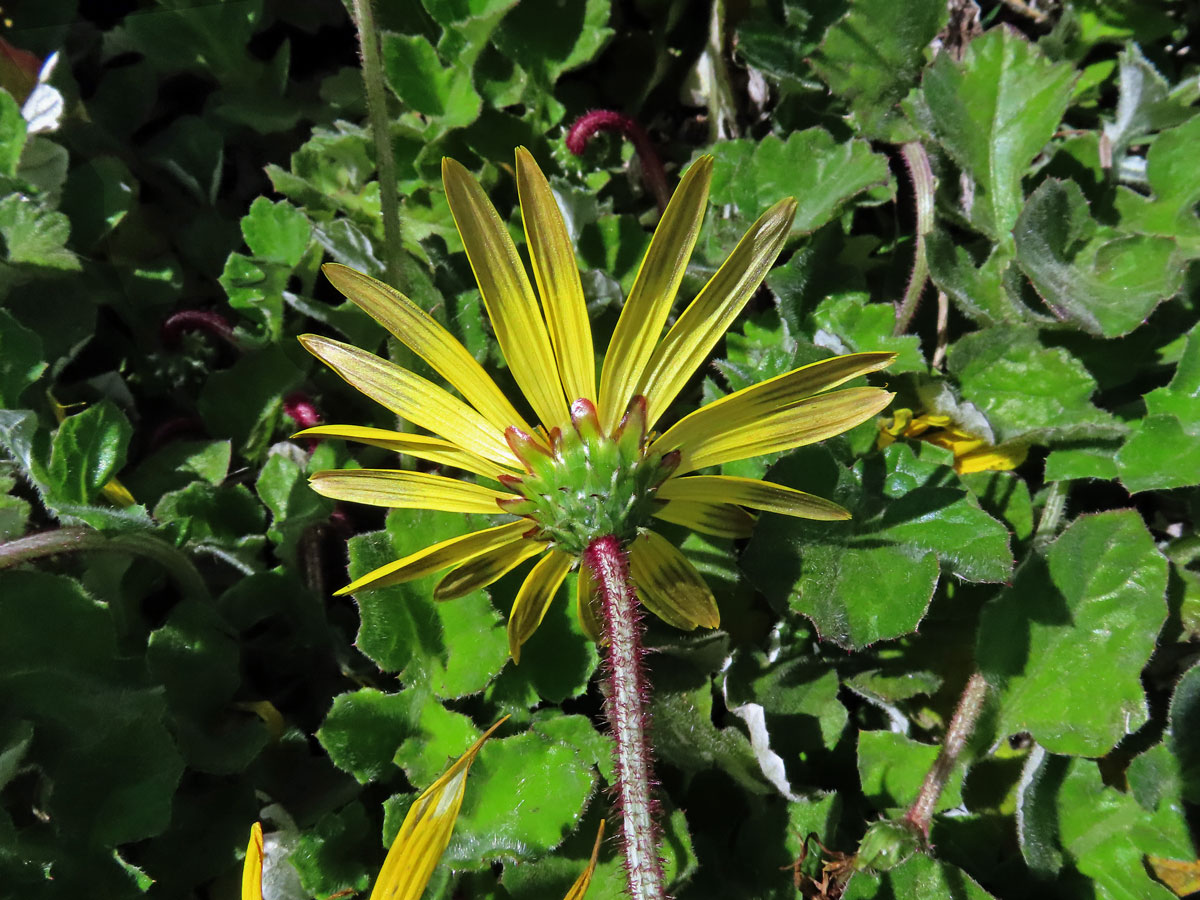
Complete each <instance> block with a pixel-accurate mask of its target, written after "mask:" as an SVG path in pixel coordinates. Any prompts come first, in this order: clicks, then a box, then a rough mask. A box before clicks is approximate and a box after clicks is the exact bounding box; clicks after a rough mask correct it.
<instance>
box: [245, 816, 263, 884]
mask: <svg viewBox="0 0 1200 900" xmlns="http://www.w3.org/2000/svg"><path fill="white" fill-rule="evenodd" d="M262 872H263V833H262V825H260V824H259V823H258V822H255V823H254V824H253V825H251V826H250V844H249V845H248V846H247V847H246V862H245V864H244V865H243V866H242V900H262Z"/></svg>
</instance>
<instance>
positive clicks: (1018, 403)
mask: <svg viewBox="0 0 1200 900" xmlns="http://www.w3.org/2000/svg"><path fill="white" fill-rule="evenodd" d="M946 362H947V365H948V367H949V369H950V371H951V372H952V373H953V374H954V375H955V376H956V377H957V378H958V382H959V385H960V386H961V388H962V395H963V399H965V400H969V401H970V402H972V403H974V404H975V405H976V406H977V407H978V408H979V409H980V410H982V411H983V413H984V415H986V416H987V419H988V421H989V422H990V423H991V425H992V429H993V430H994V431H995V434H996V440H997V441H998V442H1004V441H1009V440H1013V439H1014V438H1021V439H1023V440H1027V441H1029V442H1030V443H1047V442H1050V441H1062V440H1075V439H1083V438H1114V437H1119V436H1120V435H1121V434H1122V433H1123V432H1124V431H1125V429H1124V427H1123V426H1122V425H1121V424H1119V423H1118V422H1117V421H1116V420H1115V419H1114V418H1113V417H1112V416H1111V415H1109V414H1108V413H1106V412H1103V411H1102V410H1099V409H1097V408H1096V407H1095V406H1093V405H1092V404H1091V402H1090V398H1091V396H1092V394H1093V393H1094V392H1095V390H1096V381H1095V379H1094V378H1092V376H1091V374H1090V373H1089V372H1088V371H1087V369H1086V368H1084V366H1083V364H1082V363H1081V362H1080V361H1079V360H1078V359H1076V358H1075V357H1073V356H1072V355H1071V354H1070V353H1068V352H1067V351H1066V350H1064V349H1063V348H1061V347H1045V346H1043V345H1042V343H1041V341H1039V340H1038V337H1037V333H1036V332H1035V331H1033V330H1032V329H1018V328H1002V327H997V328H989V329H986V330H984V331H976V332H972V333H971V334H968V335H966V336H965V337H963V338H961V339H959V340H958V341H956V342H955V343H954V345H953V346H952V347H951V348H950V353H949V354H948V356H947V359H946Z"/></svg>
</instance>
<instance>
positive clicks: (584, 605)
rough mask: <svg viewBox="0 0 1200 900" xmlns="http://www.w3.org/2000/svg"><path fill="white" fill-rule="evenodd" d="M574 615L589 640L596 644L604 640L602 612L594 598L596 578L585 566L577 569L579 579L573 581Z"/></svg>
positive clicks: (595, 597) (597, 598)
mask: <svg viewBox="0 0 1200 900" xmlns="http://www.w3.org/2000/svg"><path fill="white" fill-rule="evenodd" d="M575 615H576V617H577V618H578V619H579V627H580V628H582V629H583V633H584V634H586V635H587V636H588V638H589V639H591V640H593V641H595V642H596V643H600V641H601V640H603V639H604V623H603V621H602V620H603V617H604V611H603V610H602V609H601V608H600V598H599V597H597V596H596V578H595V576H594V575H592V570H591V569H589V568H588V567H587V566H580V567H579V577H578V578H577V579H576V581H575Z"/></svg>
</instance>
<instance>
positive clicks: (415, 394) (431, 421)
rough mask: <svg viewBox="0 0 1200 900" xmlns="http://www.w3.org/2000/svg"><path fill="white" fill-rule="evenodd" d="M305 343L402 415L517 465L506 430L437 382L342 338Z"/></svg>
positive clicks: (309, 338) (306, 338) (307, 338)
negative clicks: (507, 440)
mask: <svg viewBox="0 0 1200 900" xmlns="http://www.w3.org/2000/svg"><path fill="white" fill-rule="evenodd" d="M300 343H301V344H303V345H304V347H305V349H306V350H308V352H309V353H311V354H312V355H313V356H315V357H317V359H319V360H321V361H322V362H323V363H325V365H327V366H329V367H330V368H331V369H333V370H334V371H335V372H337V373H338V374H339V375H341V376H342V378H344V379H345V380H346V382H347V383H348V384H350V385H351V386H352V387H354V388H355V389H357V390H359V391H361V392H362V393H363V394H366V395H367V396H368V397H370V398H371V399H372V400H374V401H375V402H376V403H379V404H380V405H382V406H384V407H386V408H388V409H390V410H391V411H392V412H394V413H395V414H396V415H398V416H400V417H401V418H402V419H407V420H408V421H410V422H412V423H413V424H414V425H419V426H420V427H422V428H426V429H428V430H429V431H432V432H434V433H435V434H440V435H441V436H442V437H444V438H446V439H448V440H451V441H453V442H454V443H455V444H458V445H459V446H460V447H462V448H463V449H464V450H470V451H471V452H472V453H476V454H478V455H479V456H483V457H485V458H487V459H490V460H492V461H493V462H498V463H503V464H504V465H507V466H515V465H518V462H517V458H516V457H515V456H513V452H512V450H510V449H509V447H508V444H506V443H505V442H504V437H503V432H502V431H500V430H498V429H497V428H496V426H494V425H492V424H491V423H490V422H489V421H488V420H487V419H485V418H484V417H483V416H481V415H480V414H479V413H478V412H476V411H475V410H474V409H472V408H471V407H469V406H467V404H465V403H463V402H462V401H461V400H459V399H458V398H457V397H453V396H451V395H450V394H448V393H446V391H444V390H442V389H441V388H440V387H438V386H437V385H436V384H434V383H433V382H431V381H427V380H426V379H424V378H422V377H421V376H420V375H416V374H414V373H413V372H410V371H408V370H407V369H402V368H400V367H399V366H397V365H396V364H395V363H390V362H388V361H387V360H386V359H381V358H380V357H378V356H376V355H375V354H374V353H367V352H366V351H365V350H359V349H358V348H357V347H352V346H351V345H350V344H343V343H342V342H341V341H334V340H330V339H329V338H324V337H320V336H318V335H315V334H302V335H300Z"/></svg>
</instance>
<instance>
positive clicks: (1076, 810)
mask: <svg viewBox="0 0 1200 900" xmlns="http://www.w3.org/2000/svg"><path fill="white" fill-rule="evenodd" d="M1058 820H1059V835H1060V838H1061V840H1062V846H1063V849H1064V850H1065V851H1066V853H1067V855H1068V856H1069V857H1070V858H1071V860H1072V861H1073V862H1074V863H1075V867H1076V868H1077V869H1078V870H1079V871H1080V872H1082V873H1083V874H1084V875H1087V876H1088V877H1090V878H1092V879H1094V880H1095V886H1096V889H1097V896H1098V897H1101V898H1114V900H1115V898H1138V900H1170V898H1172V897H1174V896H1175V895H1174V894H1173V893H1171V892H1170V891H1169V890H1167V889H1166V888H1165V887H1163V886H1162V885H1160V884H1158V883H1157V882H1155V881H1153V880H1152V879H1151V878H1150V876H1149V874H1147V872H1146V868H1145V865H1144V863H1143V859H1144V857H1145V856H1146V855H1147V854H1153V855H1154V856H1162V857H1167V858H1173V859H1193V858H1194V857H1195V853H1194V851H1193V849H1192V842H1191V840H1190V839H1189V838H1188V829H1187V825H1186V823H1185V822H1184V819H1183V816H1182V815H1181V813H1180V811H1179V809H1177V808H1175V807H1172V806H1170V805H1164V806H1163V807H1162V808H1160V809H1159V811H1158V812H1157V813H1155V814H1153V815H1152V814H1150V813H1148V812H1147V811H1146V810H1145V809H1143V808H1142V807H1141V806H1140V805H1139V804H1138V802H1137V801H1136V800H1135V799H1134V798H1133V797H1131V796H1129V795H1128V794H1123V793H1121V792H1120V791H1117V790H1114V789H1113V788H1111V787H1108V786H1106V785H1105V784H1104V781H1103V780H1102V779H1101V777H1100V771H1099V769H1098V768H1097V767H1096V764H1095V763H1094V762H1092V761H1091V760H1087V759H1076V760H1072V761H1071V764H1070V768H1069V769H1068V771H1067V774H1066V777H1065V778H1064V780H1063V783H1062V787H1061V788H1060V789H1059V792H1058Z"/></svg>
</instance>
